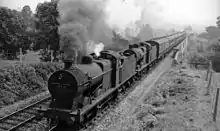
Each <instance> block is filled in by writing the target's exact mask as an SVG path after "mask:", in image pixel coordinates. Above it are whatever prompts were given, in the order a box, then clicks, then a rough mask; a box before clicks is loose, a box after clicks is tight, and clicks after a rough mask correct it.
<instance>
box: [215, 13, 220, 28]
mask: <svg viewBox="0 0 220 131" xmlns="http://www.w3.org/2000/svg"><path fill="white" fill-rule="evenodd" d="M216 24H217V27H218V28H220V16H219V17H217V22H216Z"/></svg>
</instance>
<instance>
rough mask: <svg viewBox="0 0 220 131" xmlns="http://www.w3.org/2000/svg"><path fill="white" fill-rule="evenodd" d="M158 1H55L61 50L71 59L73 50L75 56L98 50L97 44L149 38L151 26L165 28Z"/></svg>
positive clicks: (116, 45) (114, 43)
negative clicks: (58, 16) (58, 15)
mask: <svg viewBox="0 0 220 131" xmlns="http://www.w3.org/2000/svg"><path fill="white" fill-rule="evenodd" d="M160 1H161V0H59V2H58V11H59V13H60V18H59V22H60V26H59V34H60V39H61V40H60V47H61V50H63V51H64V52H65V54H66V58H72V57H74V56H75V55H76V53H75V52H76V50H77V51H79V54H78V56H80V55H86V54H89V53H92V52H97V50H96V49H97V48H98V50H99V51H100V49H102V48H103V46H97V44H99V45H100V43H103V44H104V46H105V47H107V46H109V45H111V47H118V45H119V46H120V44H121V45H123V46H124V45H126V44H127V43H128V41H130V42H131V39H133V38H138V37H140V38H139V39H140V40H147V39H149V38H151V37H153V29H152V28H155V27H156V28H157V27H158V28H161V27H167V26H166V25H167V24H166V23H165V21H164V20H163V19H162V13H161V12H162V11H163V8H162V6H160V4H158V3H160ZM144 25H145V26H144ZM113 31H114V33H113ZM115 32H116V34H117V35H118V36H119V37H118V36H116V35H115ZM154 33H155V32H154ZM154 36H155V35H154ZM115 39H116V40H115ZM123 46H122V48H123Z"/></svg>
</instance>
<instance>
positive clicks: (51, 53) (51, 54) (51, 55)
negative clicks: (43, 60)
mask: <svg viewBox="0 0 220 131" xmlns="http://www.w3.org/2000/svg"><path fill="white" fill-rule="evenodd" d="M50 58H51V59H50V62H53V50H50Z"/></svg>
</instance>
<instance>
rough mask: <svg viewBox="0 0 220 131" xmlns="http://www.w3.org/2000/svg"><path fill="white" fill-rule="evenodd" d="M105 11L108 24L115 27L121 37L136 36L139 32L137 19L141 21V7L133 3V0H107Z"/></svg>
mask: <svg viewBox="0 0 220 131" xmlns="http://www.w3.org/2000/svg"><path fill="white" fill-rule="evenodd" d="M106 12H107V14H108V16H109V17H108V21H107V22H108V24H109V26H110V27H111V28H112V29H117V30H118V32H117V33H119V34H120V35H121V36H122V37H123V38H125V39H129V38H131V37H136V36H137V35H138V33H139V25H138V24H137V23H136V22H137V21H141V14H142V9H141V7H140V6H138V5H136V4H135V0H109V1H108V2H107V7H106Z"/></svg>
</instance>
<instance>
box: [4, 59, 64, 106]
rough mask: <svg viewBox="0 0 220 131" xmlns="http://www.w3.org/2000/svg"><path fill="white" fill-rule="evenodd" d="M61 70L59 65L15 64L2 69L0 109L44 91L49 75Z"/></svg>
mask: <svg viewBox="0 0 220 131" xmlns="http://www.w3.org/2000/svg"><path fill="white" fill-rule="evenodd" d="M61 68H62V65H61V64H59V63H38V64H17V65H12V66H9V67H6V68H4V69H3V70H2V71H1V72H0V87H1V90H0V99H1V101H0V107H2V106H4V105H8V104H12V103H14V102H16V101H18V100H22V99H25V98H27V97H30V96H32V95H36V94H38V93H41V92H43V91H46V90H47V88H46V85H47V80H48V77H49V75H50V74H51V73H53V72H54V71H56V70H59V69H61ZM12 94H13V95H12Z"/></svg>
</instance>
